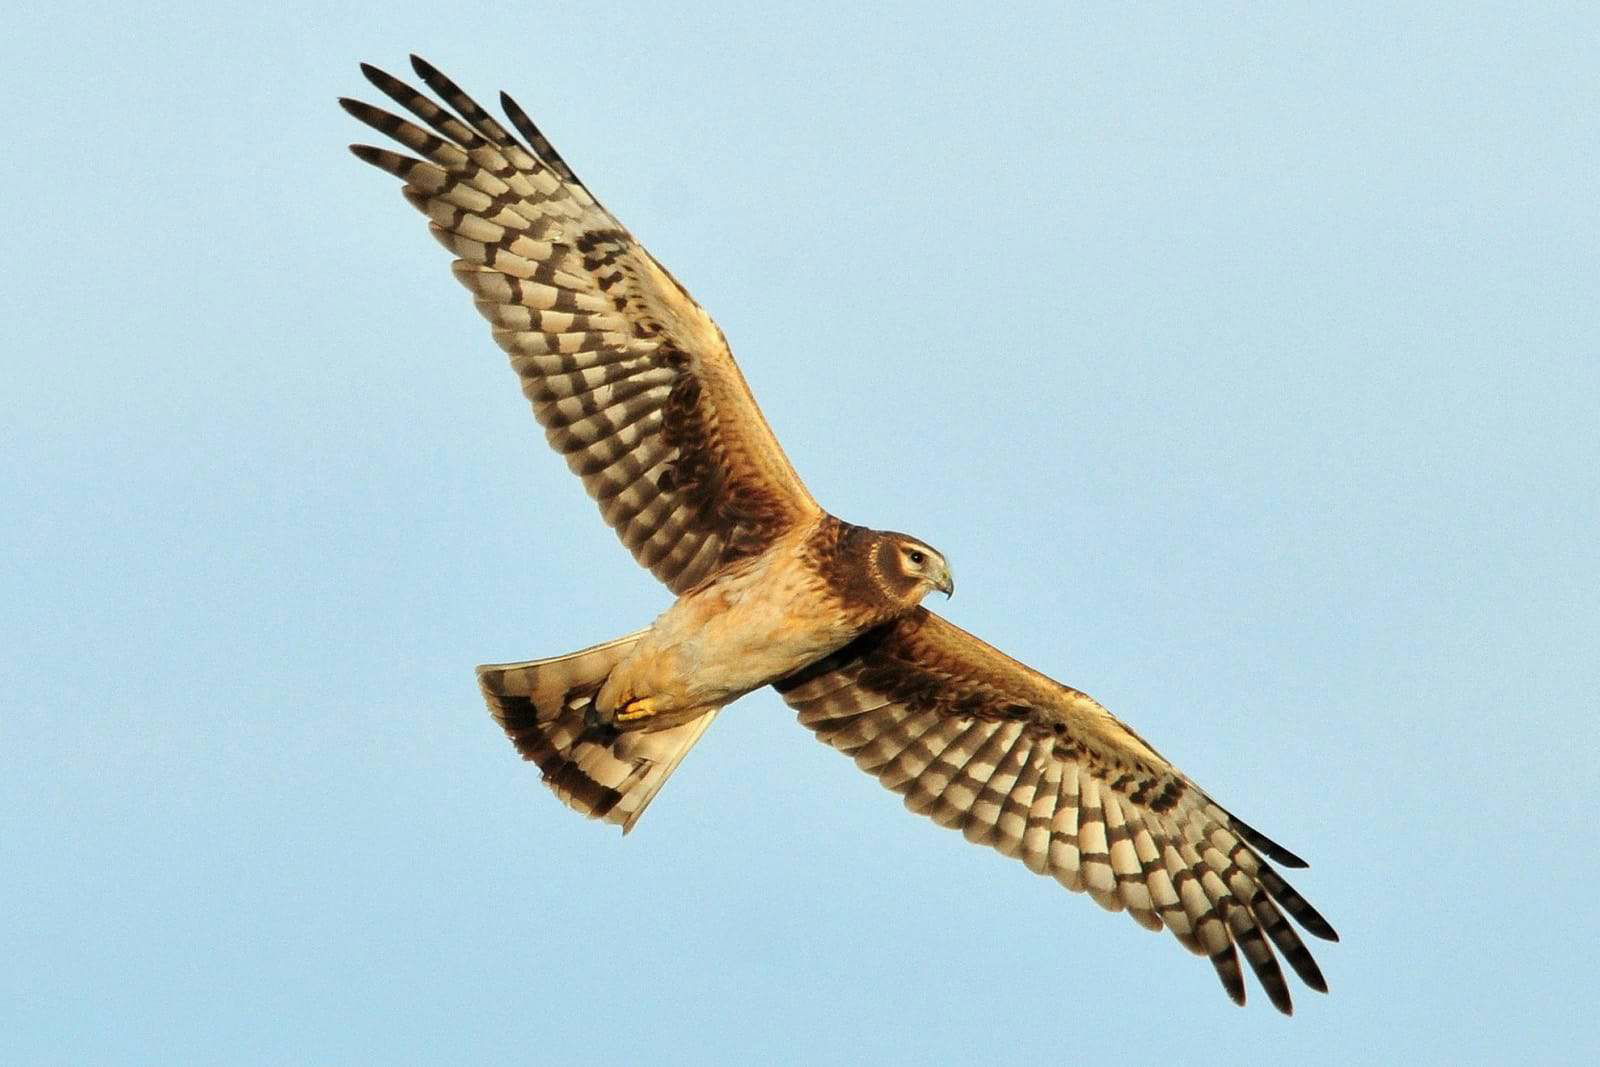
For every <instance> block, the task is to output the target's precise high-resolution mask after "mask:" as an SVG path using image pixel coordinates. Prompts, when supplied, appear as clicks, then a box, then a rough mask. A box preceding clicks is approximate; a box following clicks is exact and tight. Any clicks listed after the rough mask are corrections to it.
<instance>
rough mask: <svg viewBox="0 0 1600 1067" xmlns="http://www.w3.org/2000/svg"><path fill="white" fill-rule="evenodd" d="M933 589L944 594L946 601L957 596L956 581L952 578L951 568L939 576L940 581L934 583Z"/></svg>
mask: <svg viewBox="0 0 1600 1067" xmlns="http://www.w3.org/2000/svg"><path fill="white" fill-rule="evenodd" d="M933 587H934V588H935V589H937V590H939V592H941V593H943V594H944V598H945V599H946V600H949V599H950V598H951V597H953V596H955V595H956V580H955V579H954V578H952V577H950V568H948V567H946V568H945V570H944V573H943V574H941V575H939V580H938V581H937V582H936V583H934V586H933Z"/></svg>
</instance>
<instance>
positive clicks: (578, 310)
mask: <svg viewBox="0 0 1600 1067" xmlns="http://www.w3.org/2000/svg"><path fill="white" fill-rule="evenodd" d="M411 63H412V66H413V67H414V68H415V70H416V72H417V74H418V76H419V77H421V78H422V80H423V81H424V82H426V83H427V84H428V86H429V87H431V88H432V89H433V90H434V92H436V93H437V94H438V95H439V97H440V98H441V99H442V100H444V101H445V102H446V103H447V104H448V105H449V106H450V107H452V108H454V109H455V112H456V114H451V113H450V112H448V111H446V110H444V109H443V108H441V107H440V106H439V105H438V104H436V103H434V102H433V101H432V100H430V99H429V98H428V97H426V96H423V95H422V94H420V93H418V92H417V91H416V90H414V89H412V88H411V87H410V86H408V85H406V84H405V83H404V82H401V81H399V80H398V79H396V78H393V77H391V76H389V75H388V74H385V73H384V72H383V71H381V70H378V69H377V68H375V67H371V66H367V65H365V64H363V66H362V68H361V69H362V71H363V72H364V73H365V74H366V76H367V78H368V79H369V80H370V81H371V82H372V84H373V85H375V86H377V87H378V88H379V89H380V90H382V91H383V92H384V93H385V94H387V95H388V96H389V97H390V98H391V99H393V100H394V101H395V102H397V103H398V104H399V105H400V106H401V107H403V108H405V109H406V110H407V111H409V112H411V114H413V115H415V116H416V117H417V118H418V119H420V120H421V121H422V122H423V123H424V124H426V125H427V126H428V127H430V128H431V130H432V132H429V130H425V129H423V128H422V127H421V126H418V125H416V124H415V123H413V122H410V121H408V120H406V119H403V118H400V117H399V116H396V115H393V114H390V113H389V112H387V111H383V110H381V109H379V108H376V107H372V106H371V105H369V104H364V103H361V102H360V101H357V100H348V99H346V100H341V101H340V103H341V104H342V105H343V106H344V108H345V110H346V111H348V112H350V114H352V115H354V116H355V117H356V118H358V119H360V120H361V121H362V122H364V123H366V124H367V125H369V126H371V127H372V128H374V129H376V130H379V131H380V132H382V133H385V134H387V135H388V136H390V137H392V138H394V139H395V140H396V141H398V142H400V144H402V145H404V146H405V147H406V148H408V149H409V150H410V151H411V152H413V153H415V155H403V154H400V153H396V152H390V151H387V150H385V149H382V148H373V147H371V146H368V145H352V146H351V151H353V152H354V153H355V154H356V155H357V156H359V157H360V158H361V159H363V160H365V161H367V162H368V163H371V164H372V165H373V166H375V167H378V168H379V169H381V170H385V171H388V172H389V173H390V174H393V175H394V176H395V177H397V178H399V179H400V180H401V181H403V182H405V186H404V187H403V189H402V190H401V191H402V192H403V193H404V194H405V197H406V199H407V200H409V201H410V202H411V203H412V204H413V205H414V206H415V207H416V208H417V209H418V210H420V211H421V212H422V213H423V214H425V215H427V216H428V218H429V220H430V222H429V227H428V228H429V229H430V230H431V231H432V232H433V235H434V236H435V237H436V238H438V239H439V241H440V243H442V244H443V245H444V246H445V247H446V248H447V249H449V250H450V251H451V252H453V253H454V254H455V255H456V256H458V257H459V258H458V259H457V260H456V261H455V263H454V270H455V275H456V277H457V278H458V279H459V280H460V281H461V283H462V284H463V285H465V286H466V287H467V288H468V289H470V290H472V293H473V295H474V297H475V299H476V303H477V306H478V310H479V311H480V312H482V313H483V315H484V317H485V318H487V319H488V320H489V322H490V323H491V324H492V325H493V333H494V339H495V340H496V341H497V342H499V344H500V347H501V348H503V349H505V350H506V352H507V353H509V354H510V356H511V365H512V367H513V368H514V369H515V370H516V372H517V374H518V375H519V376H520V377H521V379H522V391H523V392H524V393H525V394H526V395H527V397H528V399H529V400H530V401H532V403H533V410H534V414H535V415H536V416H537V417H538V419H539V422H540V423H541V424H542V425H543V426H544V428H545V435H546V436H547V437H548V438H549V440H550V443H551V444H552V445H554V446H555V448H556V450H557V451H559V452H560V453H561V454H562V455H564V456H565V457H566V459H567V465H568V466H570V467H571V468H572V470H573V471H574V472H575V473H576V474H577V475H578V476H579V477H580V478H582V479H583V484H584V487H585V488H586V489H588V491H589V494H590V495H591V496H593V497H594V498H595V500H596V501H597V502H598V503H599V504H600V513H601V515H602V516H604V518H605V520H606V522H608V523H609V524H610V525H611V526H612V528H613V529H615V530H616V531H617V534H618V536H620V537H621V538H622V543H623V544H625V545H626V546H627V547H628V549H629V551H631V552H632V553H633V555H634V558H635V559H637V560H638V561H639V562H640V563H642V564H644V566H646V567H648V568H649V569H650V571H651V572H652V573H654V574H655V576H656V577H657V578H660V579H661V580H662V581H663V582H665V583H666V584H667V585H668V587H670V588H671V589H672V590H673V591H674V592H678V593H681V592H683V591H685V590H687V589H689V588H691V587H693V586H694V585H696V584H698V583H699V582H700V581H701V580H703V579H704V578H706V577H707V576H709V575H711V574H713V573H715V572H716V571H718V570H719V569H721V568H722V567H723V566H725V565H727V564H728V563H730V562H732V561H734V560H737V559H741V558H744V557H747V556H752V555H756V554H758V553H760V552H761V551H762V550H764V549H765V548H766V547H767V546H768V545H770V544H771V543H772V542H773V541H774V540H775V539H776V538H777V537H779V536H780V535H781V534H782V533H783V532H784V531H786V530H788V529H791V528H792V527H794V526H796V525H799V524H802V523H806V522H809V521H811V520H813V519H815V518H816V517H817V516H818V515H819V514H820V513H821V512H820V509H819V508H818V507H817V504H816V502H815V501H814V500H813V499H812V498H811V495H810V494H809V493H808V492H807V491H806V488H805V486H804V485H803V484H802V483H801V481H800V478H799V476H798V475H796V474H795V471H794V468H793V467H792V466H791V465H790V463H789V460H788V458H787V457H786V456H784V454H783V450H782V448H780V447H779V445H778V442H777V439H776V438H775V437H773V435H772V431H771V429H770V428H769V427H768V426H767V423H766V420H765V419H764V418H763V417H762V415H761V411H760V409H759V408H757V407H756V402H755V399H754V397H752V396H751V395H750V389H749V387H748V386H747V385H745V382H744V377H743V375H741V374H740V373H739V368H738V367H737V366H736V365H735V364H734V361H733V355H732V353H731V352H730V351H729V350H728V344H727V340H726V339H725V338H724V337H723V335H722V331H721V330H720V329H718V328H717V325H716V323H714V322H712V321H711V317H710V316H709V315H707V314H706V313H705V311H704V310H703V309H702V308H701V307H700V305H699V304H697V303H695V302H694V299H693V298H692V297H690V296H689V294H688V293H687V292H686V291H684V288H683V286H682V285H680V284H679V283H678V281H677V279H675V278H673V276H672V275H671V274H669V273H667V270H666V268H664V267H662V266H661V264H659V263H657V262H656V260H655V258H654V257H653V256H651V255H650V253H649V252H647V251H645V250H644V248H643V247H642V246H641V245H640V244H639V243H638V242H637V241H635V240H634V238H633V235H632V234H630V233H629V232H628V231H627V230H626V229H624V228H623V226H622V225H621V224H620V223H619V222H617V220H616V219H614V218H612V216H611V214H610V213H609V212H607V211H606V209H605V208H604V207H602V206H601V205H600V203H599V201H597V200H595V198H594V197H593V196H591V195H590V194H589V191H588V190H587V189H585V188H584V186H583V183H582V182H580V181H579V180H578V178H577V176H576V175H575V174H573V173H572V170H571V169H570V168H569V167H568V166H567V165H566V163H565V162H564V161H563V160H562V159H561V157H560V156H559V155H557V154H556V151H555V149H553V148H552V147H551V146H550V143H549V142H548V141H546V140H545V139H544V137H543V136H542V135H541V134H540V133H539V131H538V129H537V128H535V127H534V125H533V123H532V122H530V121H529V120H528V117H527V115H526V114H524V113H523V111H522V109H521V108H519V107H518V106H517V105H516V103H515V102H514V101H512V100H511V98H510V97H508V96H505V95H504V94H502V95H501V104H502V106H503V107H504V108H505V111H506V114H507V115H508V116H509V117H510V119H511V122H512V124H513V125H515V126H516V128H517V129H518V130H519V131H521V133H522V135H523V137H524V138H525V139H526V143H523V142H519V141H518V140H517V139H516V138H515V137H514V136H512V135H511V133H509V132H508V131H507V130H506V129H505V128H504V127H503V126H501V125H500V123H498V122H497V121H495V119H494V118H492V117H491V116H490V115H489V114H488V113H487V112H485V111H484V110H483V109H482V108H481V107H479V106H478V105H477V104H476V103H475V102H474V101H473V100H472V99H471V98H470V97H468V96H467V95H466V94H465V93H463V92H462V91H461V90H460V89H459V88H458V87H457V86H456V85H455V83H453V82H451V81H450V80H449V79H448V78H446V77H445V76H444V75H442V74H440V73H439V72H438V71H437V70H435V69H434V68H433V67H432V66H431V65H429V64H428V63H427V62H425V61H424V60H422V59H419V58H418V57H416V56H413V57H412V59H411ZM457 115H459V116H460V117H459V118H458V117H457Z"/></svg>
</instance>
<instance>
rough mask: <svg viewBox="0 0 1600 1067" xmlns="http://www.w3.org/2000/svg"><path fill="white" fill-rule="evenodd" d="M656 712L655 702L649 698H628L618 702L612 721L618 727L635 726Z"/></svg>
mask: <svg viewBox="0 0 1600 1067" xmlns="http://www.w3.org/2000/svg"><path fill="white" fill-rule="evenodd" d="M656 712H657V708H656V704H655V701H653V700H651V699H650V698H649V697H636V696H626V697H623V698H622V700H620V701H618V702H617V710H616V712H615V713H613V715H612V716H611V721H612V722H614V723H616V724H617V725H618V726H625V727H626V726H635V725H637V724H639V723H641V722H643V721H644V720H646V719H648V718H650V717H651V716H652V715H655V714H656Z"/></svg>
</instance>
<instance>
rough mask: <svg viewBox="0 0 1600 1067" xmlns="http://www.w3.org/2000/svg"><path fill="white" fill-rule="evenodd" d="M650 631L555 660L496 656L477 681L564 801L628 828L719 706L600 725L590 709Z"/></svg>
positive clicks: (519, 745) (522, 750)
mask: <svg viewBox="0 0 1600 1067" xmlns="http://www.w3.org/2000/svg"><path fill="white" fill-rule="evenodd" d="M644 633H645V631H643V630H640V631H639V632H637V633H632V634H629V635H628V636H626V637H619V638H617V639H616V640H615V641H608V642H606V643H605V644H603V645H595V646H594V647H593V648H586V649H584V650H583V651H581V652H573V653H571V654H570V655H566V656H558V657H556V658H554V659H543V660H531V661H529V662H526V663H491V664H485V665H484V666H482V667H479V668H478V684H479V686H480V687H481V688H482V689H483V695H484V699H485V700H487V701H488V704H489V710H490V712H492V713H493V714H494V717H495V721H496V722H498V723H499V724H500V725H501V726H502V727H504V728H505V731H506V734H507V735H508V736H510V738H511V743H512V744H514V745H516V747H517V751H518V752H520V753H522V758H523V759H526V760H529V761H531V762H533V763H536V764H538V766H539V770H540V771H542V772H543V774H544V781H545V782H546V784H548V785H549V786H550V788H551V789H552V790H554V791H555V794H556V796H558V797H560V798H561V799H562V801H563V802H564V803H566V805H567V806H568V807H570V808H572V809H573V810H575V811H578V812H581V813H583V814H584V815H587V816H588V817H589V818H591V819H604V820H605V821H606V822H609V823H614V824H616V825H618V826H621V827H622V832H623V833H627V832H628V831H629V830H631V829H633V824H634V823H635V822H637V821H638V820H639V816H640V815H642V814H643V813H644V809H645V808H646V807H648V806H649V804H650V801H652V800H653V799H655V795H656V793H658V792H660V790H661V786H662V784H663V783H665V782H666V780H667V778H668V777H669V776H670V775H671V774H672V772H673V771H674V770H676V769H677V767H678V764H679V763H681V762H682V761H683V757H684V756H685V755H686V754H687V753H688V751H689V749H691V748H693V747H694V743H695V742H696V741H698V740H700V735H701V734H703V733H705V730H706V727H707V726H710V725H711V720H712V719H714V718H716V715H717V712H716V709H713V710H711V711H708V712H706V714H704V715H701V716H700V717H698V718H695V719H691V720H689V721H688V722H685V723H682V724H680V725H677V726H672V727H669V728H667V729H664V730H651V731H645V730H626V731H618V730H616V729H613V728H610V727H605V726H594V725H592V724H591V723H590V722H589V720H588V713H589V710H590V708H591V707H592V705H593V703H594V698H595V694H597V693H598V692H599V691H600V686H601V685H602V684H604V682H605V680H606V676H607V675H609V674H610V673H611V669H612V668H613V667H614V666H616V664H617V662H618V661H619V660H621V659H622V658H623V657H624V656H626V655H627V654H628V653H629V651H631V650H632V648H633V646H634V644H635V643H636V642H637V641H638V640H639V638H640V637H642V636H644Z"/></svg>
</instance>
